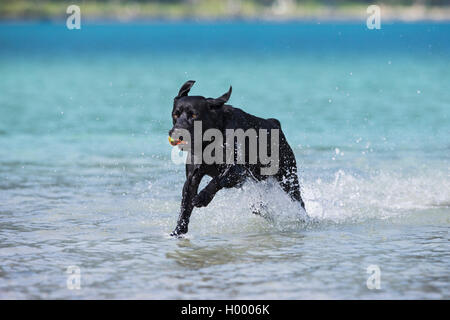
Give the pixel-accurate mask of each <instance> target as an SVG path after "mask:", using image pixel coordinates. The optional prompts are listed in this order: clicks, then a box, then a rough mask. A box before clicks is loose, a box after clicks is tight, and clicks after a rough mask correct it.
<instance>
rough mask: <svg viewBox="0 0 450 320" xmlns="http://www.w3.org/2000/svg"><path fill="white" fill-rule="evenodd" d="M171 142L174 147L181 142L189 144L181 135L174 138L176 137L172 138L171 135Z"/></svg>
mask: <svg viewBox="0 0 450 320" xmlns="http://www.w3.org/2000/svg"><path fill="white" fill-rule="evenodd" d="M169 143H170V144H171V145H172V146H173V147H175V146H178V145H180V144H187V142H186V141H183V137H180V139H174V138H172V137H171V136H169Z"/></svg>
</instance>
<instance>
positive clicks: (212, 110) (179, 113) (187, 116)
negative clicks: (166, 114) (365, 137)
mask: <svg viewBox="0 0 450 320" xmlns="http://www.w3.org/2000/svg"><path fill="white" fill-rule="evenodd" d="M194 83H195V81H193V80H189V81H187V82H186V83H185V84H183V86H182V87H181V89H180V91H179V92H178V95H177V96H176V97H175V99H174V102H173V110H172V121H173V127H172V129H171V130H170V131H169V137H171V138H174V139H180V140H183V138H184V140H186V137H183V132H186V131H187V132H189V134H190V138H191V141H192V139H193V138H194V123H195V122H197V121H199V122H200V121H201V125H202V134H203V132H205V131H206V130H208V129H211V128H219V129H220V125H221V123H220V122H221V121H222V118H223V106H224V104H225V103H226V102H227V101H228V99H230V96H231V86H230V89H229V90H228V92H227V93H225V94H224V95H222V96H220V97H219V98H205V97H202V96H188V93H189V91H190V90H191V88H192V86H193V85H194Z"/></svg>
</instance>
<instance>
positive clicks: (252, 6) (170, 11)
mask: <svg viewBox="0 0 450 320" xmlns="http://www.w3.org/2000/svg"><path fill="white" fill-rule="evenodd" d="M71 4H76V5H79V6H80V8H81V14H82V18H83V19H92V20H95V19H113V20H119V21H129V20H139V19H142V20H144V19H148V20H150V19H204V20H208V19H239V18H241V19H267V20H283V19H318V18H320V19H331V20H343V19H358V20H359V19H365V18H366V17H367V13H366V8H367V7H368V6H369V5H371V4H378V5H380V6H381V8H382V14H383V19H385V20H386V19H397V20H450V1H448V0H415V1H413V0H385V1H382V2H376V1H368V0H344V1H339V0H334V1H333V0H327V1H318V0H304V1H300V0H297V1H296V0H156V1H155V0H153V1H142V0H141V1H139V0H109V1H108V0H103V1H101V0H98V1H88V0H81V1H80V0H78V1H77V0H69V1H68V0H42V1H38V0H0V19H18V20H27V19H64V18H65V17H67V13H66V9H67V7H68V6H69V5H71Z"/></svg>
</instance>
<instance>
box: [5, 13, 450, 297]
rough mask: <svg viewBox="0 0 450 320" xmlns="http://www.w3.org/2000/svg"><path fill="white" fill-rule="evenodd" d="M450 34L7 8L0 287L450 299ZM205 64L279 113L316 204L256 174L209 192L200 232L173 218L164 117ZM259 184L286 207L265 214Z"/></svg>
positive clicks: (176, 196) (174, 183) (24, 292)
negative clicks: (77, 20)
mask: <svg viewBox="0 0 450 320" xmlns="http://www.w3.org/2000/svg"><path fill="white" fill-rule="evenodd" d="M449 35H450V24H428V23H419V24H400V23H394V24H383V25H382V29H381V30H368V29H367V28H366V27H365V24H364V23H337V24H333V23H321V24H318V23H282V24H271V23H262V22H260V23H258V22H254V23H240V22H235V23H202V24H199V23H188V22H186V23H153V24H126V25H125V24H123V25H120V24H83V25H82V29H81V30H71V31H69V30H67V29H66V28H65V23H63V22H61V23H53V24H50V23H42V24H39V23H32V24H6V23H3V24H0V226H1V227H0V298H20V299H24V298H25V299H26V298H75V299H82V298H118V299H123V298H125V299H127V298H154V299H158V298H171V299H182V298H203V299H214V298H215V299H237V298H241V299H247V298H253V299H257V298H271V299H320V298H332V299H334V298H352V299H368V298H374V299H382V298H396V299H398V298H407V299H410V298H425V299H442V298H446V299H448V298H450V284H449V283H450V279H449V275H448V269H449V266H450V252H449V245H448V243H449V235H448V230H449V225H450V220H449V213H450V208H449V206H450V172H449V160H450V141H449V136H450V121H449V110H450V107H449V105H450V90H449V88H450V38H449ZM188 79H194V80H196V81H197V82H196V84H195V86H194V87H193V89H192V91H191V94H193V95H196V94H199V95H204V96H208V97H209V96H212V97H216V96H219V95H221V94H223V93H224V92H226V91H227V89H228V87H229V85H230V84H231V85H233V94H232V96H231V99H230V103H231V104H232V105H234V106H237V107H241V108H243V109H244V110H246V111H248V112H250V113H252V114H255V115H258V116H261V117H275V118H277V119H279V120H280V121H281V123H282V127H283V130H284V132H285V134H286V136H287V138H288V141H289V143H290V144H291V146H292V147H293V149H294V152H295V154H296V157H297V161H298V165H299V174H300V179H301V182H302V190H303V195H304V198H305V203H306V209H307V212H308V214H309V215H310V216H312V217H314V218H316V221H317V223H315V224H313V225H301V224H299V223H298V221H296V219H295V217H296V212H295V208H293V206H292V204H290V203H289V201H288V199H287V198H286V196H285V195H284V194H283V193H282V192H280V190H279V189H278V188H277V187H276V186H274V185H272V184H271V183H270V182H269V183H267V184H261V185H253V184H250V183H248V184H246V185H244V187H243V188H242V189H239V190H223V191H221V192H220V193H219V194H218V195H217V196H216V198H215V199H214V200H213V201H212V203H211V204H210V206H209V207H207V208H203V209H196V210H195V211H194V213H193V215H192V219H191V224H190V230H189V234H188V236H187V238H185V239H171V238H170V237H169V236H168V234H169V232H170V231H172V229H173V228H174V226H175V223H176V219H177V216H178V209H179V204H180V200H181V188H182V184H183V178H184V168H183V167H182V166H180V165H176V164H174V163H172V161H171V160H170V152H171V147H170V146H169V144H168V143H167V131H168V130H169V129H170V127H171V119H170V113H171V107H172V101H173V97H174V96H175V95H176V93H177V92H178V89H179V87H180V86H181V84H182V83H183V82H184V81H186V80H188ZM257 196H260V197H267V198H269V199H271V202H270V204H269V208H268V212H267V215H269V216H270V219H268V220H265V219H263V218H261V217H257V216H254V215H252V214H251V213H250V209H249V207H248V202H249V201H251V200H252V199H254V198H255V197H257ZM230 203H232V204H233V205H231V206H230ZM369 265H378V266H379V268H380V270H381V289H379V290H369V289H368V288H367V286H366V280H367V278H368V277H369V275H370V274H368V273H367V272H366V269H367V267H368V266H369ZM68 266H78V267H79V268H80V270H81V289H80V290H69V289H68V288H67V285H66V281H67V277H68V274H67V273H66V270H67V267H68Z"/></svg>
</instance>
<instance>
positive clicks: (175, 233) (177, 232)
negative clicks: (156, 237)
mask: <svg viewBox="0 0 450 320" xmlns="http://www.w3.org/2000/svg"><path fill="white" fill-rule="evenodd" d="M187 232H188V228H187V227H181V226H177V227H176V228H175V230H173V231H172V233H171V234H170V236H171V237H175V238H180V237H182V236H183V235H184V234H186V233H187Z"/></svg>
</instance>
